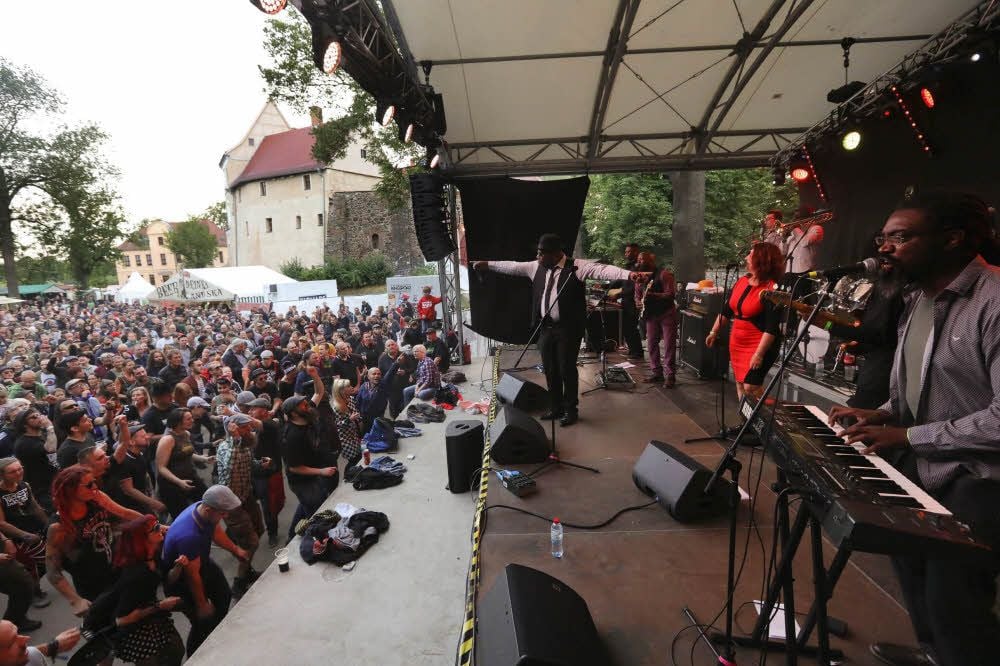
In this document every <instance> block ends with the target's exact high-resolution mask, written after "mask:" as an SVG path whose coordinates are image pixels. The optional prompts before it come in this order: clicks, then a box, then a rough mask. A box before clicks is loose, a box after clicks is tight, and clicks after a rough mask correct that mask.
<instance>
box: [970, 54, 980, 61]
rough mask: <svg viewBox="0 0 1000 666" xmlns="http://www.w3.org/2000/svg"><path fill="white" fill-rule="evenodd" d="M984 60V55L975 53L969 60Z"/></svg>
mask: <svg viewBox="0 0 1000 666" xmlns="http://www.w3.org/2000/svg"><path fill="white" fill-rule="evenodd" d="M982 59H983V54H982V53H973V54H972V55H970V56H969V60H971V61H972V62H979V61H980V60H982Z"/></svg>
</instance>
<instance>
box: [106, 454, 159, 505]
mask: <svg viewBox="0 0 1000 666" xmlns="http://www.w3.org/2000/svg"><path fill="white" fill-rule="evenodd" d="M126 479H131V480H132V486H133V487H134V488H135V489H136V490H138V491H139V492H141V493H142V494H143V495H149V475H148V473H147V472H146V461H145V460H144V459H143V458H142V456H141V455H139V456H133V455H131V454H129V453H126V454H125V460H123V461H122V462H121V463H119V462H118V461H116V460H115V459H114V458H112V459H111V468H110V469H108V478H107V481H106V482H105V484H104V487H105V488H106V489H107V490H108V494H109V495H111V499H113V500H114V501H116V502H118V503H119V504H121V505H122V506H124V507H128V508H129V509H134V510H136V511H138V512H139V513H146V512H147V511H148V510H149V509H148V508H147V507H146V506H144V505H143V504H141V503H139V502H137V501H136V500H134V499H133V498H131V497H129V496H128V495H126V494H125V491H123V490H122V487H121V483H122V481H124V480H126Z"/></svg>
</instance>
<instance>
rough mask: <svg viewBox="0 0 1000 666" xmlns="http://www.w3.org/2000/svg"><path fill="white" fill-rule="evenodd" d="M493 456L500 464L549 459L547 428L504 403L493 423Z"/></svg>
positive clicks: (516, 463)
mask: <svg viewBox="0 0 1000 666" xmlns="http://www.w3.org/2000/svg"><path fill="white" fill-rule="evenodd" d="M490 457H491V458H493V460H494V461H496V462H498V463H500V464H501V465H522V464H527V463H540V462H545V461H546V460H548V458H549V440H548V438H547V437H546V436H545V429H544V428H542V426H541V424H540V423H539V422H538V421H536V420H535V419H533V418H531V417H530V416H528V415H527V414H525V413H524V412H522V411H521V410H520V409H518V408H516V407H512V406H510V405H504V406H503V409H501V410H499V411H497V414H496V418H495V419H494V420H493V423H492V424H491V425H490Z"/></svg>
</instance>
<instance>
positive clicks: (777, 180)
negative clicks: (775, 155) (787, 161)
mask: <svg viewBox="0 0 1000 666" xmlns="http://www.w3.org/2000/svg"><path fill="white" fill-rule="evenodd" d="M773 176H774V177H773V178H772V179H771V184H772V185H774V186H775V187H778V186H780V185H784V184H785V169H784V167H775V168H774V171H773Z"/></svg>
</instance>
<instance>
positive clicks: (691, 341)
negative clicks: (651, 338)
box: [680, 310, 729, 379]
mask: <svg viewBox="0 0 1000 666" xmlns="http://www.w3.org/2000/svg"><path fill="white" fill-rule="evenodd" d="M714 323H715V315H714V314H713V315H707V314H702V313H700V312H695V311H694V310H681V342H680V360H681V363H683V364H684V365H685V366H687V367H688V368H690V369H691V370H693V371H694V373H695V374H696V375H698V377H699V378H701V379H720V378H721V377H722V376H723V375H725V374H726V371H727V370H728V369H729V338H728V337H727V336H726V335H725V334H723V335H720V336H719V337H718V338H717V339H716V341H715V345H714V346H713V347H712V348H711V349H709V348H708V347H706V346H705V338H706V337H708V332H709V331H711V330H712V325H713V324H714Z"/></svg>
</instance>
